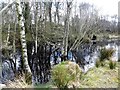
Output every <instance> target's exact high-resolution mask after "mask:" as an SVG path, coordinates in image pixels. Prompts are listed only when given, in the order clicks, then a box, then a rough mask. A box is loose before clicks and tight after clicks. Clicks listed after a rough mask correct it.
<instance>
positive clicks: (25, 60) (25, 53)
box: [17, 0, 31, 73]
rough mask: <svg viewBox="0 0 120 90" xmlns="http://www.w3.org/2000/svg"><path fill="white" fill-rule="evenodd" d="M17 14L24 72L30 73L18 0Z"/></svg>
mask: <svg viewBox="0 0 120 90" xmlns="http://www.w3.org/2000/svg"><path fill="white" fill-rule="evenodd" d="M17 13H18V24H19V26H20V39H21V44H22V55H23V60H24V64H25V66H26V71H27V72H29V73H31V70H30V67H29V64H28V56H27V45H26V37H25V26H24V18H23V14H22V8H21V6H20V0H17Z"/></svg>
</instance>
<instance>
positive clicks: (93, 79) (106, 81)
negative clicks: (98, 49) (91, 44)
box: [36, 62, 120, 88]
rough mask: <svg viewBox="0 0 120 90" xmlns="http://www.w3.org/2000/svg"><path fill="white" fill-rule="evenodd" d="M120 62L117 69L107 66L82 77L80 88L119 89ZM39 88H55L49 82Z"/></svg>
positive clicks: (95, 68)
mask: <svg viewBox="0 0 120 90" xmlns="http://www.w3.org/2000/svg"><path fill="white" fill-rule="evenodd" d="M119 65H120V62H117V65H116V68H115V69H110V68H109V66H108V64H106V65H105V66H103V67H102V66H100V67H98V68H97V67H94V68H92V69H91V70H89V71H88V72H87V73H86V74H83V75H82V78H81V80H80V88H117V87H118V83H119V82H118V71H119V70H118V68H119ZM36 87H37V88H55V86H54V85H53V84H52V83H51V82H48V83H47V84H43V85H38V86H36Z"/></svg>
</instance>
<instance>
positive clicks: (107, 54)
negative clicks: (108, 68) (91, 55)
mask: <svg viewBox="0 0 120 90" xmlns="http://www.w3.org/2000/svg"><path fill="white" fill-rule="evenodd" d="M114 52H115V50H113V49H105V48H103V49H101V50H100V56H99V58H100V61H104V60H105V59H107V60H110V58H111V57H112V55H113V53H114Z"/></svg>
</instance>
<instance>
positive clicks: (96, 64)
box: [95, 60, 100, 68]
mask: <svg viewBox="0 0 120 90" xmlns="http://www.w3.org/2000/svg"><path fill="white" fill-rule="evenodd" d="M95 66H96V67H97V68H98V67H99V66H100V60H97V61H96V63H95Z"/></svg>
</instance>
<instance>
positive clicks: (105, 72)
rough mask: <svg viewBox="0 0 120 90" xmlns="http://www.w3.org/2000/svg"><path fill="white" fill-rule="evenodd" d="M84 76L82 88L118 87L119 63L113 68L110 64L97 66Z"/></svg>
mask: <svg viewBox="0 0 120 90" xmlns="http://www.w3.org/2000/svg"><path fill="white" fill-rule="evenodd" d="M82 76H83V77H82V79H81V81H80V83H81V84H80V88H117V87H118V63H117V67H116V68H115V69H113V70H111V69H109V67H108V66H104V67H99V68H96V67H95V68H93V69H91V70H90V71H88V72H87V73H86V74H84V75H82Z"/></svg>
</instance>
